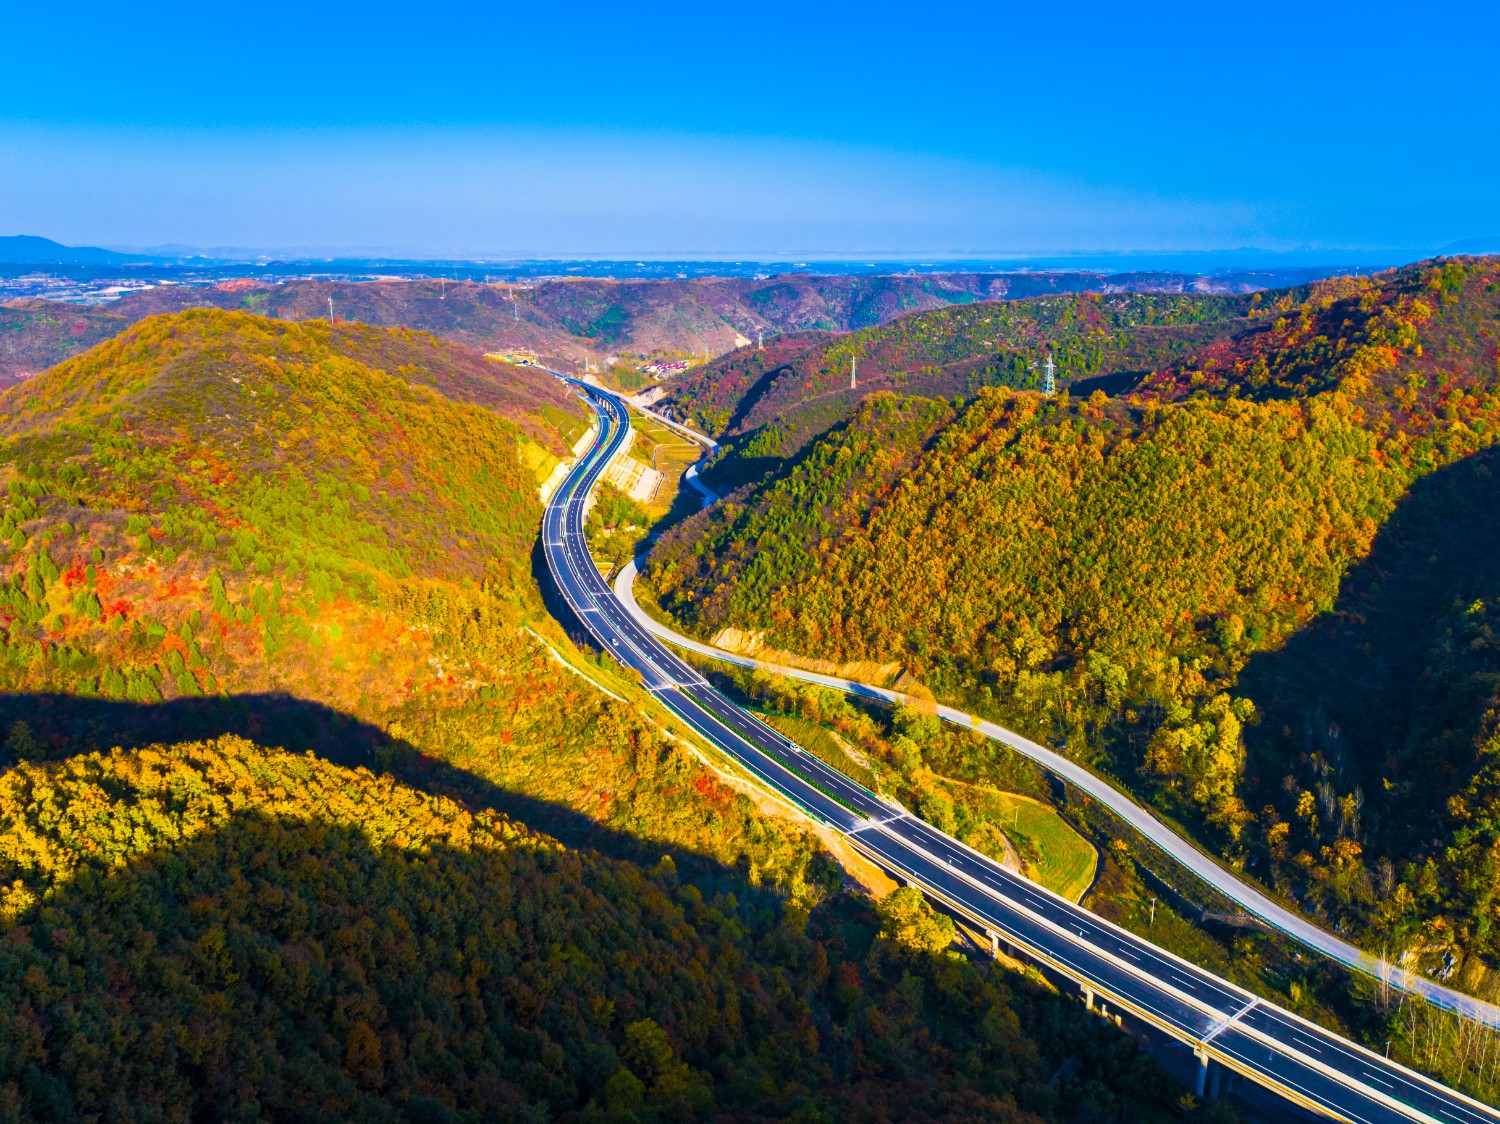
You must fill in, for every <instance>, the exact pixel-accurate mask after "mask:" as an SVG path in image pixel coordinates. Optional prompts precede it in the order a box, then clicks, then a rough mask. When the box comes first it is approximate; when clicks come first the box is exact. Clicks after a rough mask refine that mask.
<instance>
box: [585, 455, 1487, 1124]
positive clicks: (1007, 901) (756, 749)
mask: <svg viewBox="0 0 1500 1124" xmlns="http://www.w3.org/2000/svg"><path fill="white" fill-rule="evenodd" d="M590 476H591V477H592V478H593V479H597V472H593V471H591V473H590ZM593 479H590V480H589V485H590V487H591V486H592V483H593ZM579 507H580V501H579V500H578V499H576V498H574V499H573V500H572V501H571V504H570V509H571V510H572V511H573V512H575V513H576V512H577V511H578V509H579ZM575 552H576V553H579V554H581V553H582V550H581V548H575ZM590 568H591V569H592V567H590ZM590 577H591V578H592V579H593V580H592V582H588V581H585V582H584V583H583V584H584V585H585V586H586V587H591V586H593V585H601V584H603V583H602V581H601V580H600V578H599V575H598V573H597V571H595V572H594V573H592V574H591V575H590ZM590 592H593V590H592V589H590ZM605 595H606V596H608V591H607V590H606V594H605ZM590 610H591V611H593V612H595V613H599V612H600V610H599V609H597V608H594V607H593V606H590ZM604 615H605V616H606V619H608V618H609V617H610V615H611V614H608V613H606V614H604ZM612 623H613V622H612ZM634 631H635V630H634V629H629V630H628V631H627V635H628V634H629V633H633V632H634ZM631 639H635V637H633V636H631ZM647 643H648V646H649V647H650V648H652V649H656V648H660V647H663V646H662V645H661V644H660V642H659V641H656V640H655V639H654V638H652V640H651V641H648V642H647ZM611 644H612V646H613V647H616V648H618V647H620V644H619V641H618V640H614V641H611ZM653 654H654V653H653ZM642 656H643V662H645V663H647V664H648V666H650V667H651V669H652V670H655V671H658V672H659V671H660V669H659V668H656V667H655V666H654V661H653V659H652V658H651V657H649V656H646V655H645V654H644V653H643V654H642ZM703 685H704V686H705V687H706V686H707V684H706V682H704V684H703ZM716 701H719V702H721V703H722V700H716ZM699 705H700V706H702V703H701V702H700V703H699ZM724 705H725V706H726V707H727V704H724ZM672 709H674V710H676V709H677V708H676V707H672ZM704 709H705V717H706V718H708V719H710V721H709V723H708V728H704V727H703V725H702V723H700V722H696V721H690V724H691V725H693V726H695V727H697V728H699V729H700V732H701V733H704V734H705V735H706V736H708V737H709V738H710V739H711V740H712V741H715V742H722V741H723V737H722V734H720V733H719V732H718V731H717V730H714V732H712V733H710V732H709V729H712V728H714V727H716V726H722V727H723V728H724V732H725V733H728V734H730V735H731V741H730V742H729V744H728V745H727V746H721V748H726V749H727V750H728V751H729V752H730V753H731V755H732V756H733V757H735V758H736V759H737V760H738V761H739V762H740V763H741V764H742V765H745V766H747V767H748V768H750V770H751V772H752V773H754V774H756V775H760V776H762V777H763V778H764V779H766V780H768V781H770V780H771V777H770V776H769V775H767V774H766V772H765V770H764V769H763V768H762V767H759V766H758V765H757V762H760V761H764V762H765V763H766V764H767V765H772V766H779V765H780V763H779V762H778V761H777V760H776V758H775V757H774V755H772V754H769V753H768V752H767V751H766V748H765V747H764V746H761V745H757V744H755V742H754V741H753V740H749V739H746V738H744V737H743V736H742V735H739V734H738V732H737V730H736V729H735V728H734V724H726V723H724V722H723V720H722V716H721V715H719V714H716V713H715V712H714V710H713V709H709V708H704ZM680 716H681V717H684V718H686V717H687V715H680ZM715 719H717V721H714V720H715ZM789 745H790V748H792V749H794V750H797V751H799V752H803V753H804V754H805V751H804V750H802V747H800V746H797V745H795V743H789ZM740 746H743V747H744V748H740ZM746 750H748V751H749V752H748V754H747V753H746ZM781 767H782V768H783V770H784V766H781ZM784 771H785V770H784ZM789 776H790V779H791V780H792V781H793V782H794V783H795V782H797V781H799V780H801V778H797V777H796V775H795V774H789ZM839 779H840V780H843V779H844V778H842V775H841V774H840V775H839ZM772 784H773V787H775V788H777V789H779V790H783V791H784V790H785V788H786V782H785V781H783V782H781V783H776V782H775V781H772ZM796 787H797V788H798V789H800V788H801V787H806V785H805V782H804V783H803V784H801V785H797V786H796ZM841 787H849V788H850V789H851V790H853V791H858V792H860V793H861V794H862V795H863V790H860V789H858V788H857V786H852V785H847V784H846V785H841ZM787 795H791V794H790V793H787ZM819 795H826V794H819ZM791 798H792V799H793V800H794V802H796V803H798V804H801V805H803V806H804V807H806V806H807V803H806V801H805V800H803V799H800V798H799V797H798V796H792V797H791ZM824 802H826V801H821V800H820V801H817V803H819V804H821V803H824ZM810 810H811V809H810ZM815 814H817V815H822V816H824V817H826V816H827V812H818V813H815ZM899 818H901V817H899V816H897V817H891V819H892V820H894V819H899ZM881 822H888V821H881ZM869 826H875V824H872V823H871V822H870V821H869V820H868V819H867V820H866V821H865V822H864V823H863V824H862V825H861V827H862V828H863V827H869ZM843 830H845V831H846V832H847V833H850V834H853V832H852V831H851V829H850V827H849V826H847V825H846V826H844V828H843ZM889 834H890V835H891V836H892V838H893V839H894V841H896V842H897V843H899V844H900V845H901V846H902V847H903V848H904V847H910V848H911V849H912V850H913V852H915V853H916V854H921V855H925V856H926V857H927V858H928V859H929V860H930V861H932V862H933V863H934V864H941V865H939V866H938V869H943V867H944V866H946V867H948V868H955V867H956V866H957V865H958V863H957V862H955V860H954V859H953V858H951V857H948V856H946V855H945V856H943V857H942V858H939V857H938V856H936V855H932V854H930V853H929V852H927V851H926V850H925V848H923V847H921V846H920V845H918V844H916V843H915V842H913V841H911V840H906V839H902V838H901V837H900V836H897V835H896V834H895V833H894V832H891V833H889ZM933 834H936V833H933ZM938 838H940V839H941V840H942V844H943V849H944V850H948V849H949V848H951V847H953V846H954V845H955V844H954V842H953V841H952V840H950V839H947V838H946V837H942V836H939V837H938ZM957 846H959V847H962V844H957ZM964 849H965V850H968V849H969V848H964ZM877 855H878V856H879V857H880V858H881V860H882V861H886V862H890V861H894V860H893V859H892V857H891V856H889V855H880V853H879V851H877ZM897 865H898V868H900V867H904V865H905V864H904V863H898V864H897ZM984 865H986V864H981V869H983V866H984ZM954 873H955V875H957V876H958V877H960V878H962V879H964V880H965V881H968V882H972V883H974V884H975V885H976V887H977V888H979V889H980V890H981V892H982V894H983V895H984V897H985V898H986V899H989V900H991V901H993V902H994V903H995V904H998V905H1002V906H1005V907H1007V908H1008V909H1010V910H1015V909H1017V908H1020V909H1021V910H1022V911H1023V912H1022V914H1021V919H1025V918H1026V917H1027V915H1028V914H1029V915H1030V916H1031V921H1029V922H1028V925H1029V926H1031V927H1034V926H1035V925H1036V924H1040V925H1041V926H1042V928H1043V931H1044V932H1045V930H1046V929H1047V928H1053V929H1058V930H1059V931H1060V932H1062V934H1063V935H1064V936H1065V937H1067V939H1068V940H1069V942H1071V941H1072V940H1073V938H1072V936H1071V934H1068V933H1066V932H1065V931H1063V930H1061V928H1060V927H1059V926H1057V925H1056V924H1055V923H1054V922H1052V921H1051V920H1050V919H1049V918H1048V917H1046V916H1044V915H1038V914H1036V913H1035V912H1033V911H1034V910H1035V909H1036V908H1037V906H1038V905H1044V903H1045V898H1044V899H1043V900H1042V902H1041V903H1039V902H1038V900H1037V898H1036V897H1035V896H1033V895H1030V894H1026V895H1024V897H1023V896H1022V895H1021V894H1019V893H1018V892H1017V890H1016V888H1015V887H1013V886H1012V887H1006V889H1007V890H1008V893H1005V894H1001V893H997V892H996V891H997V890H999V889H1000V888H1001V887H1002V886H1003V884H1002V883H1000V882H998V881H997V880H996V879H994V878H992V877H989V876H988V874H986V875H985V877H984V878H983V882H980V881H978V880H975V879H973V878H972V877H969V876H967V875H965V874H964V873H963V872H962V871H957V870H955V871H954ZM912 876H913V877H914V878H915V880H917V881H919V882H927V881H928V878H927V876H924V875H916V874H913V875H912ZM984 883H989V885H988V886H986V885H984ZM992 887H993V888H992ZM932 888H933V889H935V890H937V891H938V892H939V893H940V894H944V893H945V892H944V891H943V890H942V889H941V887H939V886H933V887H932ZM1017 899H1020V900H1019V901H1018V900H1017ZM960 900H961V901H962V897H961V898H960ZM1059 902H1061V899H1059ZM1034 903H1035V904H1034ZM1069 904H1071V903H1069ZM963 908H965V910H969V909H973V908H975V903H974V902H967V903H965V904H964V906H963ZM1059 908H1061V909H1062V911H1063V912H1064V913H1065V914H1066V913H1067V912H1070V911H1069V910H1068V909H1067V907H1066V906H1062V907H1054V908H1053V909H1050V910H1047V912H1056V911H1057V910H1058V909H1059ZM1072 908H1073V909H1074V910H1076V907H1072ZM988 912H989V910H988V909H985V908H983V907H982V906H981V908H980V909H979V913H980V916H981V917H984V916H985V915H986V914H987V913H988ZM1005 927H1006V928H1014V926H1013V925H1010V924H1007V925H1006V926H1005ZM1074 928H1075V929H1076V930H1077V932H1078V933H1079V935H1080V936H1081V937H1085V938H1086V939H1085V940H1084V941H1083V942H1081V944H1080V945H1078V946H1077V947H1078V949H1079V951H1080V952H1084V951H1086V952H1087V953H1089V954H1090V955H1089V956H1087V957H1085V959H1086V960H1097V962H1098V963H1100V964H1103V965H1105V966H1108V965H1109V964H1110V963H1111V961H1115V962H1116V963H1117V964H1118V967H1117V968H1116V969H1112V970H1110V971H1109V972H1107V973H1106V975H1113V974H1114V973H1115V972H1118V971H1119V970H1121V969H1123V970H1124V971H1125V973H1126V978H1130V977H1131V976H1138V977H1139V979H1140V980H1142V981H1143V982H1144V983H1145V984H1146V988H1145V991H1146V995H1147V996H1148V997H1149V1000H1150V1001H1151V1002H1152V1003H1153V1005H1154V1004H1159V1003H1160V1002H1161V998H1160V996H1161V994H1162V993H1166V994H1167V995H1168V996H1170V993H1171V991H1172V990H1173V987H1172V985H1174V984H1175V985H1177V986H1180V987H1186V988H1187V989H1188V990H1189V991H1195V990H1197V988H1198V986H1199V985H1198V984H1196V983H1189V982H1188V981H1187V980H1186V979H1184V977H1183V975H1182V973H1181V972H1177V971H1169V972H1168V973H1165V974H1164V978H1157V977H1154V976H1150V975H1147V974H1145V973H1144V972H1142V971H1141V969H1139V968H1137V969H1135V970H1134V971H1133V972H1132V971H1131V969H1130V966H1129V965H1125V964H1121V963H1119V962H1118V961H1117V960H1116V957H1115V956H1114V953H1113V952H1112V951H1111V950H1110V949H1108V948H1105V947H1102V946H1101V945H1100V944H1098V943H1096V941H1097V939H1098V936H1099V935H1101V934H1099V933H1098V931H1097V930H1096V936H1095V939H1094V940H1088V939H1087V930H1086V929H1085V927H1084V926H1081V925H1076V924H1075V925H1074ZM1109 928H1114V926H1109ZM1102 935H1107V933H1105V934H1102ZM1019 943H1022V944H1025V945H1033V941H1032V939H1030V938H1029V937H1028V938H1024V939H1022V940H1020V942H1019ZM1140 943H1141V944H1142V945H1143V947H1145V948H1147V949H1150V950H1151V951H1152V952H1153V953H1156V952H1157V950H1155V949H1154V948H1153V946H1150V945H1149V943H1148V942H1140ZM1033 947H1035V946H1034V945H1033ZM1066 947H1068V946H1066V945H1065V946H1064V948H1066ZM1037 951H1038V952H1039V953H1040V954H1041V955H1043V956H1044V957H1045V958H1046V959H1049V960H1052V961H1053V962H1059V961H1061V963H1060V965H1059V966H1062V964H1066V965H1067V967H1068V969H1070V974H1071V973H1072V972H1078V973H1079V974H1081V975H1083V976H1084V978H1085V979H1088V978H1089V977H1090V976H1095V977H1097V976H1098V973H1097V969H1090V970H1086V969H1083V968H1082V967H1080V966H1079V965H1078V964H1077V963H1076V962H1075V958H1074V957H1071V956H1065V955H1060V954H1053V953H1049V952H1044V951H1042V950H1041V949H1038V950H1037ZM1119 951H1120V952H1128V955H1129V959H1131V960H1136V961H1138V960H1139V957H1137V956H1136V955H1135V954H1134V952H1129V950H1128V949H1126V948H1125V947H1124V946H1123V945H1121V947H1120V949H1119ZM1169 956H1170V954H1161V953H1158V954H1157V955H1156V956H1154V957H1153V958H1154V959H1160V960H1162V961H1163V962H1164V964H1165V963H1169V962H1170V961H1169V959H1168V958H1169ZM1176 959H1177V958H1175V957H1171V958H1170V960H1176ZM1188 970H1189V971H1198V970H1197V969H1196V968H1194V967H1193V966H1188ZM1208 979H1209V980H1212V982H1213V983H1214V985H1215V986H1216V987H1217V988H1219V989H1222V990H1228V991H1233V990H1236V989H1234V988H1233V985H1228V984H1226V983H1224V982H1223V981H1218V980H1216V979H1213V978H1212V977H1208ZM1106 989H1107V990H1113V987H1112V986H1111V985H1106ZM1129 1002H1130V1005H1131V1006H1139V1004H1140V1000H1133V1001H1129ZM1174 1002H1180V1003H1183V1004H1186V1007H1185V1009H1186V1010H1193V1009H1194V1008H1195V1007H1196V1006H1198V1005H1201V1004H1202V1001H1201V1000H1195V999H1193V998H1190V997H1188V996H1181V997H1180V1000H1179V1001H1174ZM1147 1009H1148V1010H1149V1011H1151V1015H1150V1017H1152V1018H1157V1019H1165V1020H1166V1021H1167V1022H1168V1023H1169V1024H1170V1025H1174V1026H1178V1027H1180V1028H1181V1029H1182V1030H1183V1031H1185V1032H1187V1033H1188V1034H1189V1036H1190V1037H1197V1036H1198V1035H1199V1034H1201V1031H1197V1030H1193V1029H1191V1028H1189V1027H1188V1026H1187V1025H1185V1024H1183V1023H1182V1022H1181V1019H1180V1017H1179V1016H1176V1015H1172V1014H1167V1013H1165V1012H1163V1011H1160V1010H1153V1009H1151V1008H1147ZM1294 1040H1295V1041H1296V1044H1297V1045H1300V1046H1302V1047H1303V1048H1305V1049H1311V1050H1313V1051H1314V1052H1316V1053H1321V1051H1320V1050H1319V1049H1318V1047H1316V1046H1314V1045H1313V1044H1311V1043H1310V1042H1308V1041H1307V1040H1306V1038H1305V1036H1301V1035H1299V1036H1296V1038H1295V1039H1294ZM1271 1042H1272V1045H1271V1050H1270V1051H1268V1055H1269V1054H1272V1053H1274V1052H1275V1051H1280V1050H1282V1049H1284V1045H1283V1043H1281V1042H1280V1041H1277V1040H1274V1039H1272V1040H1271ZM1351 1045H1352V1044H1351ZM1344 1052H1346V1053H1347V1051H1344ZM1281 1056H1282V1057H1283V1058H1286V1055H1284V1054H1282V1055H1281ZM1286 1060H1288V1061H1290V1062H1291V1063H1292V1064H1293V1065H1297V1066H1301V1065H1302V1063H1301V1062H1299V1061H1298V1060H1297V1056H1296V1055H1295V1054H1294V1055H1293V1056H1292V1057H1291V1058H1290V1059H1286ZM1307 1061H1308V1062H1311V1061H1312V1059H1307ZM1323 1068H1325V1067H1323V1066H1321V1065H1318V1064H1317V1063H1313V1069H1314V1071H1315V1072H1316V1071H1317V1070H1320V1069H1323ZM1396 1068H1398V1069H1399V1067H1396ZM1331 1074H1332V1076H1333V1077H1334V1078H1335V1080H1336V1082H1337V1084H1339V1085H1341V1086H1343V1087H1345V1088H1350V1089H1351V1091H1352V1092H1354V1093H1356V1094H1358V1093H1359V1089H1358V1085H1357V1080H1358V1079H1357V1078H1355V1077H1354V1076H1353V1075H1350V1074H1344V1073H1339V1072H1338V1071H1331ZM1266 1076H1267V1078H1268V1079H1270V1080H1271V1081H1272V1083H1273V1084H1281V1085H1282V1087H1285V1082H1281V1081H1280V1080H1279V1079H1277V1078H1276V1077H1275V1075H1274V1074H1267V1075H1266ZM1375 1083H1377V1084H1381V1085H1386V1087H1389V1085H1387V1084H1386V1083H1385V1082H1384V1081H1383V1080H1379V1081H1377V1082H1375ZM1370 1091H1371V1092H1374V1091H1373V1090H1370ZM1432 1092H1433V1093H1434V1094H1439V1095H1441V1094H1447V1095H1454V1094H1452V1093H1451V1092H1450V1091H1449V1090H1447V1089H1445V1088H1443V1087H1442V1086H1440V1085H1436V1084H1435V1083H1434V1084H1433V1087H1432ZM1374 1095H1375V1096H1376V1097H1377V1098H1379V1097H1381V1094H1379V1093H1375V1094H1374ZM1319 1099H1320V1100H1321V1098H1319ZM1465 1099H1466V1098H1465ZM1439 1111H1440V1112H1441V1113H1442V1115H1443V1116H1445V1117H1446V1118H1448V1119H1450V1120H1454V1121H1461V1120H1462V1118H1461V1117H1458V1116H1455V1115H1454V1114H1453V1113H1452V1112H1449V1111H1447V1110H1446V1109H1440V1110H1439Z"/></svg>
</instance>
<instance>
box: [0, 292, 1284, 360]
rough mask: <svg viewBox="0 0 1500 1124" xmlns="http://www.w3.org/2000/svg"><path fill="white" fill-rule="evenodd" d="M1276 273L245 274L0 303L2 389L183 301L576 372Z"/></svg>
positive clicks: (180, 306)
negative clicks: (914, 319)
mask: <svg viewBox="0 0 1500 1124" xmlns="http://www.w3.org/2000/svg"><path fill="white" fill-rule="evenodd" d="M1277 283H1278V281H1277V278H1276V275H1274V274H1245V275H1238V276H1230V277H1223V278H1201V277H1191V276H1186V275H1182V274H1167V273H1123V274H1104V273H1084V272H1056V273H1042V272H1036V273H1004V274H1001V273H944V274H923V275H921V276H917V275H908V274H902V275H887V276H818V275H814V274H790V275H778V276H774V277H766V278H760V279H749V278H693V279H682V280H675V279H674V280H652V281H635V280H614V279H608V278H591V279H582V278H580V279H577V280H554V281H543V282H540V283H537V284H535V285H527V286H515V285H503V284H494V285H489V284H479V283H476V282H472V281H446V280H442V279H440V278H431V279H426V278H424V279H412V280H379V281H333V280H324V279H315V278H297V279H293V280H289V281H286V282H282V283H272V282H264V281H258V280H252V279H249V278H244V279H235V280H229V281H224V282H220V283H218V284H214V285H160V286H157V287H156V288H153V289H146V290H142V291H139V292H134V293H128V294H126V295H125V296H123V297H121V298H120V299H119V300H117V301H115V302H113V303H112V304H108V305H102V306H98V307H88V306H79V305H71V304H62V303H58V302H52V301H44V300H19V301H14V302H10V303H8V304H0V386H3V385H5V384H7V383H8V382H10V381H15V380H18V379H20V378H23V377H26V376H28V375H31V374H34V373H35V372H37V371H39V370H42V369H43V368H45V367H47V366H50V365H51V364H53V363H56V362H59V361H61V360H62V359H65V358H68V357H69V356H72V355H74V354H77V353H79V352H82V351H83V350H85V349H87V348H89V347H91V346H93V345H94V344H95V343H98V342H100V341H101V340H104V339H107V338H108V337H110V336H112V335H115V334H116V333H118V332H120V331H121V330H123V329H124V328H126V327H127V326H129V325H130V324H133V323H135V322H136V321H137V320H140V319H142V318H144V317H146V316H152V315H159V314H162V313H170V312H181V311H183V310H185V309H188V308H222V309H226V310H239V311H249V312H255V313H258V314H260V315H264V316H273V317H276V318H279V319H285V320H315V319H321V318H323V317H326V316H328V314H329V302H330V301H331V302H332V305H333V313H334V315H335V316H337V317H338V318H340V319H344V320H356V321H360V322H362V323H366V324H371V325H378V326H383V327H407V328H418V329H422V330H424V331H429V332H433V333H434V334H436V335H439V336H442V337H444V338H446V339H451V340H454V341H456V342H459V343H464V344H467V345H469V346H472V347H475V348H478V349H480V350H486V351H503V352H518V351H529V352H531V353H533V354H535V355H537V356H540V357H541V358H542V359H543V360H544V361H546V362H548V363H550V364H551V365H552V366H554V367H557V368H558V369H566V370H574V369H576V368H577V367H578V365H579V363H580V362H582V361H584V360H587V361H589V362H592V363H595V364H599V363H602V362H603V360H604V358H605V356H606V355H616V354H618V355H632V356H637V357H641V356H674V357H678V358H684V357H686V358H698V357H701V356H702V355H703V353H704V349H707V350H708V351H709V352H710V353H711V354H713V355H720V354H722V353H724V352H726V351H730V350H732V349H733V348H734V347H735V346H737V343H736V341H737V339H738V340H746V339H754V338H755V336H756V334H757V333H760V332H764V333H767V334H768V335H772V334H776V333H784V332H800V331H808V330H828V331H850V330H854V329H859V328H865V327H869V326H871V325H875V324H881V323H884V322H885V321H887V320H890V319H891V318H892V317H895V316H900V315H902V314H903V313H909V312H918V311H922V310H926V309H936V308H943V307H945V306H948V305H955V304H966V303H970V302H973V301H976V300H1000V299H1009V300H1015V299H1020V298H1024V297H1029V296H1035V295H1038V294H1060V293H1070V292H1080V291H1083V290H1086V289H1087V290H1094V291H1104V290H1109V291H1118V292H1137V291H1139V292H1167V293H1179V292H1191V291H1213V292H1228V293H1235V292H1247V291H1250V290H1251V289H1258V288H1264V287H1266V286H1268V285H1274V284H1277Z"/></svg>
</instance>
